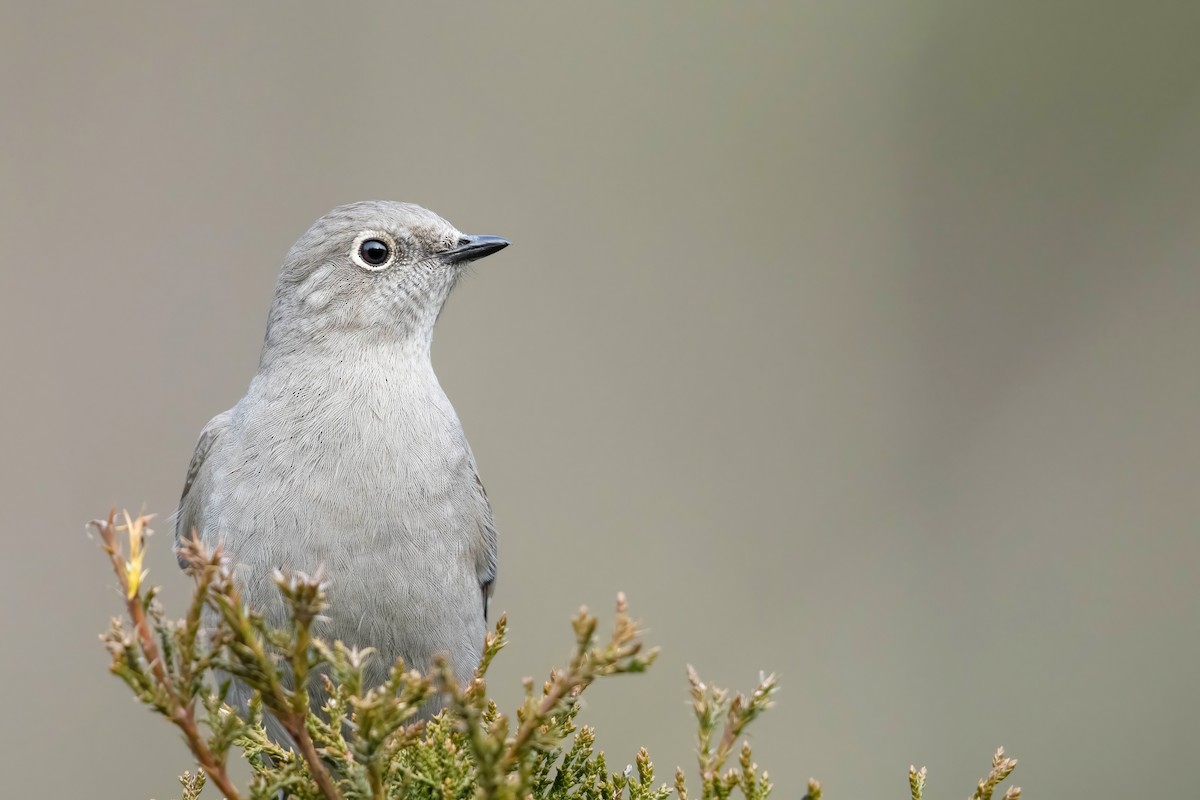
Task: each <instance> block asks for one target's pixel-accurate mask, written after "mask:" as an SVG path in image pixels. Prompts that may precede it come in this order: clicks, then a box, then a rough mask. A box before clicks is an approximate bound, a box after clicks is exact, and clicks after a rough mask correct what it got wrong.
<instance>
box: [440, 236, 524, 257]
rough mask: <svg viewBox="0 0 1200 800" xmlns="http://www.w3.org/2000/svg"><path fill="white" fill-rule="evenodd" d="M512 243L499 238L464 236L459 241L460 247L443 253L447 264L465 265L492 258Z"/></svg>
mask: <svg viewBox="0 0 1200 800" xmlns="http://www.w3.org/2000/svg"><path fill="white" fill-rule="evenodd" d="M510 244H511V242H509V241H508V239H501V238H500V237H499V236H463V237H462V238H460V239H459V240H458V247H455V248H454V249H453V250H449V251H447V252H445V253H442V258H443V259H445V261H446V263H447V264H465V263H466V262H468V261H475V260H477V259H480V258H483V257H484V256H490V255H491V254H492V253H496V252H499V251H501V250H503V249H504V248H506V247H508V246H509V245H510Z"/></svg>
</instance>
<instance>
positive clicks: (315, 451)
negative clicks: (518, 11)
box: [175, 201, 509, 739]
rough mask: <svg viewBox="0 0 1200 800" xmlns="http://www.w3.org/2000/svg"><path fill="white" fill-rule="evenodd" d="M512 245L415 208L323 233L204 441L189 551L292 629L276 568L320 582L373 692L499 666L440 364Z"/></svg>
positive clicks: (191, 480) (366, 211) (330, 625)
mask: <svg viewBox="0 0 1200 800" xmlns="http://www.w3.org/2000/svg"><path fill="white" fill-rule="evenodd" d="M508 245H509V242H508V240H506V239H503V238H500V237H497V236H482V235H466V234H463V233H461V232H459V231H458V230H457V229H456V228H455V227H454V226H453V225H451V224H450V223H449V222H447V221H446V220H445V219H443V218H441V217H440V216H438V215H437V214H435V213H434V212H432V211H429V210H427V209H425V208H422V207H421V206H418V205H413V204H409V203H401V202H393V201H364V202H357V203H351V204H348V205H343V206H339V207H337V208H335V209H333V210H332V211H331V212H329V213H328V214H326V215H324V216H323V217H321V218H320V219H318V220H317V221H316V222H314V223H313V225H312V226H311V227H310V228H309V229H308V230H307V232H305V233H304V234H303V235H302V236H300V238H299V239H298V240H297V241H296V243H295V244H294V245H293V246H292V248H291V249H290V250H289V251H288V253H287V255H286V257H285V258H284V260H283V265H282V267H281V268H280V271H279V276H278V279H277V283H276V287H275V294H274V299H273V301H272V304H271V309H270V313H269V315H268V320H267V329H266V336H265V337H264V341H263V348H262V354H261V356H260V358H259V362H258V369H257V371H256V373H255V375H254V377H253V378H252V379H251V381H250V385H249V388H248V389H247V391H246V394H245V396H243V397H242V398H241V400H239V401H238V402H237V404H236V405H234V406H233V408H231V409H229V410H227V411H225V412H223V413H221V414H218V415H217V416H215V417H213V419H212V420H211V421H210V422H209V423H208V424H207V425H206V426H205V427H204V429H203V430H202V432H201V434H200V437H199V440H198V442H197V444H196V448H195V452H194V454H193V456H192V459H191V463H190V464H189V466H188V470H187V477H186V480H185V482H184V488H183V493H182V496H181V498H180V502H179V506H178V509H177V511H176V515H175V540H176V546H177V549H178V547H179V545H181V544H182V543H183V541H184V540H185V539H186V538H188V537H198V538H199V540H200V541H201V542H203V543H204V544H206V545H207V546H209V547H210V548H211V547H213V546H216V545H217V544H220V545H221V546H222V547H223V550H224V552H225V554H226V556H227V558H228V559H229V560H230V562H231V563H232V565H233V571H234V575H235V579H236V581H237V584H238V587H239V589H240V591H241V594H242V598H243V600H244V602H245V604H246V605H247V606H249V607H252V608H254V609H256V610H257V611H259V612H260V613H262V614H263V615H264V618H265V620H266V622H267V623H268V624H269V625H272V626H274V627H285V626H286V624H287V621H288V617H287V614H288V610H287V607H286V605H285V603H284V601H283V600H282V598H281V596H280V594H279V592H278V591H277V589H276V587H275V585H274V583H273V579H272V576H273V575H274V574H275V572H276V570H282V571H284V572H289V571H291V572H296V571H300V572H306V573H308V574H314V573H316V572H317V571H318V570H320V571H321V574H322V575H323V576H324V577H325V579H326V580H327V582H328V585H329V607H328V609H327V610H326V611H325V612H324V614H323V617H322V619H321V620H320V622H319V625H320V627H319V628H318V629H315V632H316V633H317V634H318V635H320V636H322V637H323V638H325V639H327V640H340V641H342V642H343V643H345V644H347V645H349V646H352V647H359V648H366V647H371V648H374V649H375V651H376V657H375V658H373V659H371V660H370V661H368V664H367V674H366V679H367V680H368V681H369V682H371V683H373V684H378V683H381V682H382V681H383V680H384V679H385V678H386V675H387V671H388V669H389V668H390V667H391V666H392V664H393V663H395V661H396V659H398V658H402V659H403V660H404V663H405V664H406V665H407V667H408V668H411V669H416V670H420V671H422V672H425V671H429V670H430V669H431V668H432V667H433V666H435V664H437V663H438V659H439V658H444V659H445V660H446V663H447V665H448V666H449V667H450V669H451V670H452V671H453V674H454V675H455V676H457V677H458V678H459V679H464V680H465V679H467V678H469V677H470V676H471V675H472V673H473V672H474V669H475V667H476V666H477V665H478V663H479V660H480V658H481V655H482V650H483V645H484V640H485V636H486V626H487V621H486V620H487V606H488V601H489V598H490V596H491V594H492V590H493V587H494V585H495V580H496V562H497V534H496V527H495V525H494V523H493V517H492V511H491V506H490V503H489V501H488V497H487V493H486V492H485V490H484V487H483V482H482V481H481V480H480V478H479V471H478V468H477V466H476V461H475V457H474V455H473V454H472V452H471V447H470V445H469V444H468V443H467V438H466V436H465V434H464V432H463V427H462V424H461V423H460V421H459V419H458V416H457V414H456V413H455V410H454V407H453V406H452V405H451V403H450V400H449V399H448V398H447V396H446V393H445V392H444V391H443V390H442V387H441V385H440V384H439V382H438V379H437V376H436V375H435V374H434V370H433V365H432V360H431V348H432V342H433V331H434V325H435V323H436V322H437V319H438V316H439V315H440V313H441V311H442V308H443V306H444V305H445V303H446V300H447V298H448V297H449V296H450V293H451V291H452V290H453V288H454V286H455V284H456V283H457V282H458V280H459V278H460V277H461V276H462V274H463V272H464V268H465V267H466V266H467V265H468V264H470V263H472V262H474V261H477V260H478V259H481V258H484V257H485V256H488V255H491V254H493V253H496V252H498V251H500V250H502V249H504V248H505V247H508ZM181 566H182V556H181ZM320 684H321V682H320V681H317V680H313V681H310V684H309V694H310V697H311V698H312V706H313V707H314V708H318V709H319V708H320V707H321V705H322V703H323V701H324V699H325V695H324V690H323V688H322V687H321V685H320ZM239 691H240V692H241V695H240V696H235V697H233V698H232V700H233V701H234V702H235V703H237V704H238V705H242V706H243V707H245V703H246V702H247V701H248V700H249V697H248V690H246V688H245V687H242V686H240V685H236V682H235V685H234V686H233V688H232V689H231V692H232V693H233V694H234V695H238V692H239ZM431 702H432V705H431V704H429V703H427V704H426V706H425V707H423V709H422V712H421V715H422V716H425V717H428V716H429V715H430V714H431V713H433V712H434V711H436V710H437V703H436V701H431ZM271 722H272V721H271V720H269V719H268V723H271ZM268 728H269V729H270V730H269V732H270V733H271V734H272V735H273V736H274V737H275V738H277V739H282V738H284V737H285V734H284V733H283V731H282V729H281V728H279V726H278V723H274V724H273V725H272V724H269V725H268Z"/></svg>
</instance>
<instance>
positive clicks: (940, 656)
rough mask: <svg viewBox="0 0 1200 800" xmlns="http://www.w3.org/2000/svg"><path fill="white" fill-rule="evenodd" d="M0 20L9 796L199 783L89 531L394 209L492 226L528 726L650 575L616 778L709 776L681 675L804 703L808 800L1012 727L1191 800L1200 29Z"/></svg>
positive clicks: (455, 375) (1029, 758)
mask: <svg viewBox="0 0 1200 800" xmlns="http://www.w3.org/2000/svg"><path fill="white" fill-rule="evenodd" d="M2 17H3V21H2V24H0V87H2V93H3V95H2V96H3V112H2V113H0V138H2V142H3V147H2V148H0V270H2V271H0V276H2V277H0V280H2V285H0V304H2V308H0V335H2V339H3V346H2V348H0V357H2V359H3V361H2V363H0V376H2V378H0V380H2V381H3V386H4V391H3V393H2V395H0V396H2V399H0V403H2V406H0V408H2V410H3V414H4V418H5V419H6V421H7V422H6V425H5V434H4V442H5V443H4V448H3V451H4V454H5V457H4V459H3V461H2V468H3V470H4V475H3V481H2V482H0V486H2V487H3V488H2V489H0V491H2V492H3V498H2V499H3V506H4V508H5V509H6V512H7V514H8V517H9V523H8V531H7V536H6V537H5V538H6V542H7V545H6V550H5V554H4V558H3V559H2V560H0V570H2V573H0V577H2V580H0V603H2V606H3V608H4V613H3V615H2V617H0V619H2V622H0V625H2V626H3V627H2V629H0V633H2V635H3V641H4V642H5V643H6V650H7V653H6V655H5V656H4V658H3V659H2V663H0V684H2V685H3V686H4V687H5V696H6V697H8V700H7V701H6V702H5V713H4V714H3V715H0V737H2V746H0V762H2V763H3V765H4V773H5V775H6V779H5V790H4V792H5V794H6V795H8V796H12V797H23V796H32V795H34V794H43V793H44V790H45V789H46V788H47V786H48V785H49V786H53V788H54V789H55V790H57V791H56V794H58V795H60V796H63V797H69V796H87V797H92V798H129V797H133V798H137V797H143V798H145V797H159V798H165V797H170V796H178V786H177V784H176V783H175V776H176V775H177V774H178V773H179V772H181V771H182V770H184V769H186V768H191V766H192V765H191V763H190V761H189V758H188V756H187V754H186V751H185V749H184V747H183V746H182V744H181V742H180V741H179V739H178V737H177V736H176V735H175V734H174V733H173V731H172V730H171V729H169V727H168V726H167V725H166V724H165V723H164V722H163V721H161V720H159V719H157V718H155V717H153V716H152V715H151V714H150V713H149V712H148V711H146V710H144V709H143V708H141V707H139V706H137V705H135V704H134V703H132V702H131V701H130V696H129V692H128V691H127V690H126V688H125V687H124V686H123V685H121V684H120V683H119V681H117V680H116V679H115V678H112V677H110V676H109V675H107V673H106V667H107V655H106V653H105V652H104V651H103V649H102V647H101V645H100V643H99V642H98V641H97V638H96V637H97V634H98V633H99V632H100V631H101V630H103V629H104V628H105V627H106V626H107V622H108V618H109V616H110V615H112V614H114V613H115V612H116V611H117V610H118V608H119V599H118V597H117V595H116V592H115V590H114V585H115V582H114V579H113V578H112V576H111V574H110V573H109V571H108V567H107V565H106V563H105V560H104V559H103V558H102V557H101V556H100V555H99V553H98V552H97V549H96V545H95V544H94V543H92V542H89V541H88V540H87V538H86V537H85V536H84V523H85V522H86V521H87V520H88V519H90V518H92V517H95V516H99V515H101V514H102V513H104V512H106V511H107V510H108V508H109V506H110V505H112V504H116V505H118V506H128V507H130V508H131V509H133V510H137V509H138V508H141V507H143V505H144V507H145V508H146V509H149V510H153V511H157V512H159V513H160V515H161V516H162V517H165V516H166V515H167V514H169V513H170V512H171V511H172V510H173V507H174V504H175V502H176V499H177V498H178V494H179V490H180V487H181V486H182V482H183V477H184V471H185V469H186V466H187V463H188V459H189V458H190V456H191V453H192V447H193V445H194V443H195V439H196V436H197V435H198V433H199V431H200V428H201V427H202V426H203V425H204V424H205V422H207V421H208V419H209V418H210V417H212V416H213V415H215V414H216V413H218V412H220V411H222V410H224V409H225V408H228V407H229V406H231V405H232V404H233V403H234V402H236V400H237V399H238V398H239V397H240V396H241V394H242V393H243V391H244V389H245V387H246V385H247V383H248V381H249V379H250V376H251V375H252V374H253V372H254V369H255V365H256V360H257V357H258V351H259V347H260V343H261V340H262V334H263V329H264V324H265V320H266V313H267V308H268V305H269V302H270V298H271V293H272V287H273V284H274V281H275V274H276V270H277V268H278V265H279V263H280V261H281V259H282V257H283V255H284V253H285V252H286V251H287V249H288V247H290V245H291V244H292V242H293V241H294V240H295V238H296V237H297V236H298V235H299V234H300V233H301V232H302V231H304V229H305V228H307V227H308V225H309V224H310V223H311V222H312V220H313V219H315V218H316V217H317V216H319V215H321V214H322V213H324V212H325V211H327V210H328V209H330V208H331V207H333V206H334V205H337V204H340V203H344V202H348V201H352V200H359V199H367V198H391V199H400V200H408V201H413V202H417V203H420V204H422V205H425V206H428V207H430V208H432V209H434V210H436V211H437V212H439V213H441V214H442V215H444V216H445V217H447V218H448V219H450V220H451V221H452V222H454V223H455V224H456V225H457V226H458V227H459V228H460V229H462V230H465V231H471V232H478V233H492V234H500V235H503V236H506V237H508V238H510V239H512V241H513V242H514V245H513V247H511V248H510V249H509V250H507V251H505V252H504V253H503V254H502V255H500V256H497V257H495V258H492V259H488V260H487V261H486V262H482V263H481V264H480V265H479V266H478V268H477V269H476V270H475V272H474V275H473V277H472V278H471V279H469V280H467V281H465V282H464V283H463V284H461V285H460V287H459V289H458V290H457V292H456V293H455V295H454V297H453V298H452V299H451V302H450V304H449V307H448V309H447V311H446V313H445V314H444V315H443V317H442V319H441V322H440V325H439V331H438V335H437V340H436V343H435V346H434V359H435V364H436V366H437V368H438V373H439V375H440V377H441V379H442V382H443V385H444V386H445V388H446V390H447V392H448V394H449V395H450V397H451V398H452V400H453V401H454V403H455V405H456V406H457V409H458V411H459V414H460V416H461V417H462V420H463V422H464V425H465V427H466V429H467V432H468V434H469V436H470V440H471V443H472V445H473V446H474V448H475V452H476V455H477V457H478V461H479V464H480V468H481V470H482V475H483V479H484V481H485V482H486V484H487V487H488V492H489V495H490V497H491V499H492V503H493V505H494V508H495V513H496V518H497V521H498V524H499V528H500V531H501V566H500V581H499V588H498V593H497V595H496V598H495V601H494V602H495V604H494V606H493V608H494V609H496V610H497V611H499V610H505V611H507V612H508V613H509V617H510V620H511V623H512V641H513V643H512V646H511V647H510V649H509V650H508V651H507V652H506V653H505V654H504V655H503V657H502V658H501V659H500V660H499V661H498V662H497V665H496V667H495V670H494V673H493V675H494V680H493V686H494V687H496V689H497V691H498V692H499V696H500V698H501V699H503V700H505V701H506V703H507V704H508V705H509V706H510V707H511V706H513V705H514V704H515V703H516V702H517V698H518V696H519V692H520V689H519V681H520V678H521V676H523V675H535V676H537V677H538V678H539V679H540V678H541V677H543V676H544V675H545V673H546V670H547V669H548V667H549V666H550V665H551V664H553V663H562V661H563V659H564V657H565V655H566V653H567V651H568V649H569V640H570V630H569V627H568V625H567V617H568V616H569V615H570V614H571V613H572V612H573V611H574V610H575V609H576V608H577V607H578V605H579V604H581V603H587V604H588V605H589V606H590V607H592V608H595V609H597V610H600V611H602V613H603V614H604V618H605V619H606V620H607V619H608V618H609V615H610V614H611V607H612V601H613V598H614V596H615V594H616V593H617V591H618V590H624V591H625V592H627V593H628V595H629V598H630V602H631V604H632V608H633V610H634V612H635V613H636V614H637V615H638V616H640V617H641V618H642V619H644V620H645V621H646V622H647V624H648V625H649V627H650V631H651V632H650V638H651V640H652V641H653V642H656V643H658V644H661V645H662V646H663V648H664V652H663V656H662V659H661V661H660V662H659V664H658V665H657V666H656V667H655V668H654V669H653V670H652V671H651V672H650V673H648V674H647V675H644V676H634V677H629V678H622V679H617V680H614V681H613V682H611V683H607V684H602V685H599V686H597V687H595V689H594V690H592V691H591V692H590V697H591V699H590V702H589V704H588V707H587V708H586V710H585V711H584V712H583V715H582V721H584V722H588V723H593V724H596V725H597V726H598V727H599V730H600V744H601V745H602V747H603V748H604V749H605V750H606V751H607V754H608V758H609V763H610V765H613V766H615V767H618V768H619V767H621V766H623V765H624V764H625V763H627V762H630V761H632V760H633V756H634V754H635V752H636V750H637V747H638V746H639V745H643V744H644V745H646V746H648V747H649V749H650V752H651V754H652V756H653V757H654V760H655V762H656V764H657V766H658V769H659V775H660V776H661V777H663V778H664V779H669V776H670V773H671V772H672V770H673V768H674V767H675V765H676V764H682V765H683V766H685V767H686V768H688V769H689V771H694V754H693V749H692V748H693V745H692V738H691V736H692V729H693V721H692V719H691V717H690V711H689V708H688V706H687V705H686V698H687V693H686V683H685V680H684V666H685V664H687V663H691V664H694V665H695V666H696V667H697V669H699V670H700V672H701V674H702V675H703V676H705V678H706V679H707V680H709V681H710V682H715V683H718V684H721V685H729V686H733V687H736V688H742V689H748V688H749V687H750V686H752V685H753V683H754V682H755V681H756V680H757V678H758V674H759V670H767V671H771V670H774V671H778V672H779V673H781V675H782V683H783V687H784V689H783V691H782V693H781V694H780V697H779V702H778V705H777V707H776V708H775V709H774V710H773V711H772V712H771V713H770V714H768V715H767V717H766V718H765V719H764V720H763V721H762V722H761V724H758V725H757V726H756V731H755V732H754V734H753V737H752V740H753V743H754V744H755V747H756V750H755V753H756V758H757V760H758V761H759V763H760V764H762V765H764V766H765V767H767V768H768V769H769V770H770V772H771V774H772V776H773V777H774V779H775V780H776V781H777V786H778V789H777V791H778V795H777V796H779V797H781V798H796V797H799V796H800V794H801V793H802V791H803V786H804V782H805V780H806V779H807V778H808V777H809V776H810V775H811V776H816V777H819V778H820V779H821V780H822V781H823V783H824V784H825V786H826V791H827V795H828V796H829V797H831V798H854V797H884V796H904V794H905V792H906V791H907V789H906V787H905V780H906V778H905V775H906V771H907V768H908V766H909V764H910V763H916V764H917V765H921V764H926V765H928V766H929V769H930V773H931V778H930V788H929V791H930V793H931V794H930V796H931V797H961V796H965V795H967V794H969V793H970V791H971V790H972V789H973V788H974V783H975V781H976V780H977V779H978V778H979V777H980V776H981V775H982V774H983V773H984V772H986V767H987V764H988V759H989V757H990V755H991V753H992V751H993V750H994V749H995V747H996V746H997V745H1001V744H1003V745H1004V746H1005V747H1006V748H1007V750H1008V752H1009V753H1010V754H1011V755H1014V756H1016V757H1017V758H1019V759H1020V761H1021V765H1020V767H1019V768H1018V770H1017V772H1016V776H1015V777H1016V783H1018V784H1020V785H1021V786H1023V787H1024V788H1025V789H1026V792H1027V795H1028V796H1030V797H1088V798H1100V797H1115V796H1118V795H1124V794H1125V793H1127V792H1128V791H1129V790H1130V789H1131V787H1134V786H1136V787H1137V789H1138V793H1139V794H1144V795H1154V796H1162V797H1184V796H1194V794H1195V783H1194V780H1195V779H1194V769H1193V760H1194V757H1195V752H1196V748H1197V745H1200V737H1198V736H1197V733H1196V727H1195V720H1196V717H1197V713H1198V712H1200V688H1198V686H1197V681H1196V669H1197V659H1198V657H1200V579H1198V577H1197V573H1198V568H1200V537H1198V530H1197V523H1198V519H1200V492H1198V491H1197V490H1198V486H1197V481H1198V475H1200V425H1198V422H1200V419H1198V416H1200V369H1198V364H1197V348H1198V345H1200V315H1197V313H1196V312H1197V301H1198V299H1200V295H1198V292H1200V266H1198V264H1197V251H1198V249H1200V225H1197V224H1196V220H1197V214H1198V213H1200V173H1198V171H1197V170H1198V168H1200V148H1197V142H1198V141H1200V48H1197V46H1196V41H1197V33H1198V30H1200V6H1197V5H1196V4H1195V3H1187V2H1185V3H1166V2H1163V3H1149V4H1139V5H1137V6H1136V7H1135V6H1134V4H1124V3H1100V2H1075V3H1067V2H1049V3H1034V2H1009V3H993V4H964V3H955V2H922V1H914V2H907V3H874V2H840V3H817V2H808V3H801V2H794V3H752V4H737V5H734V4H728V5H721V6H718V5H717V4H698V3H682V2H675V3H668V2H663V3H654V4H609V5H604V4H601V5H597V4H561V3H506V4H487V5H484V4H468V3H461V4H455V3H444V4H438V5H436V6H434V5H432V4H429V5H426V6H424V7H406V6H402V5H401V4H398V3H380V4H376V5H368V4H362V5H354V6H345V5H339V6H338V7H337V8H335V7H334V6H333V5H332V4H330V5H326V4H321V3H312V2H307V3H284V2H260V3H253V4H244V3H224V4H207V5H204V6H203V7H201V6H199V5H195V4H190V5H185V4H122V3H105V4H92V3H32V2H28V3H21V2H18V3H14V2H8V3H6V4H5V5H4V9H3V12H2ZM159 527H160V528H161V529H162V530H161V531H160V533H159V535H158V536H157V538H156V539H155V540H153V542H152V552H151V554H150V570H151V572H150V579H151V581H152V582H155V583H162V584H164V585H165V587H166V597H167V601H168V604H169V605H172V606H174V607H175V608H178V607H179V606H178V604H179V603H180V602H181V601H182V598H183V597H184V595H185V593H186V591H187V583H186V580H185V578H184V576H183V575H182V574H180V573H179V572H178V571H177V569H176V568H175V563H174V557H173V555H172V553H171V549H170V544H171V541H170V540H171V535H170V533H169V531H168V530H166V528H167V526H166V525H165V524H163V523H162V522H161V520H160V526H159ZM68 764H69V765H71V766H70V767H69V768H68V767H67V766H66V765H68ZM47 782H49V783H47ZM39 790H40V791H39Z"/></svg>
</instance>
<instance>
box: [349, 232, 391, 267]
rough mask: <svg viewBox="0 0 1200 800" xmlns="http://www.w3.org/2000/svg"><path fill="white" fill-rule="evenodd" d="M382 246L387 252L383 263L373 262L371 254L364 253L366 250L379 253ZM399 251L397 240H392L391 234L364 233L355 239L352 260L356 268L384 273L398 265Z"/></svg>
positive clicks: (351, 252) (351, 251)
mask: <svg viewBox="0 0 1200 800" xmlns="http://www.w3.org/2000/svg"><path fill="white" fill-rule="evenodd" d="M372 242H373V243H374V244H373V245H372V244H371V243H372ZM381 244H382V245H383V248H382V249H385V250H386V258H384V260H382V261H379V260H372V256H371V254H370V253H369V252H364V249H367V250H373V251H375V252H378V251H379V250H380V249H381V248H380V247H379V245H381ZM399 250H400V248H398V247H397V246H396V240H395V239H393V238H392V236H391V234H389V233H385V232H384V231H363V232H362V233H360V234H359V235H358V236H357V237H355V239H354V246H353V247H351V248H350V260H351V261H353V262H354V265H355V266H356V267H359V268H360V269H365V270H366V271H367V272H383V271H384V270H385V269H387V268H388V267H390V266H391V265H392V264H395V263H396V257H397V255H398V254H399Z"/></svg>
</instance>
